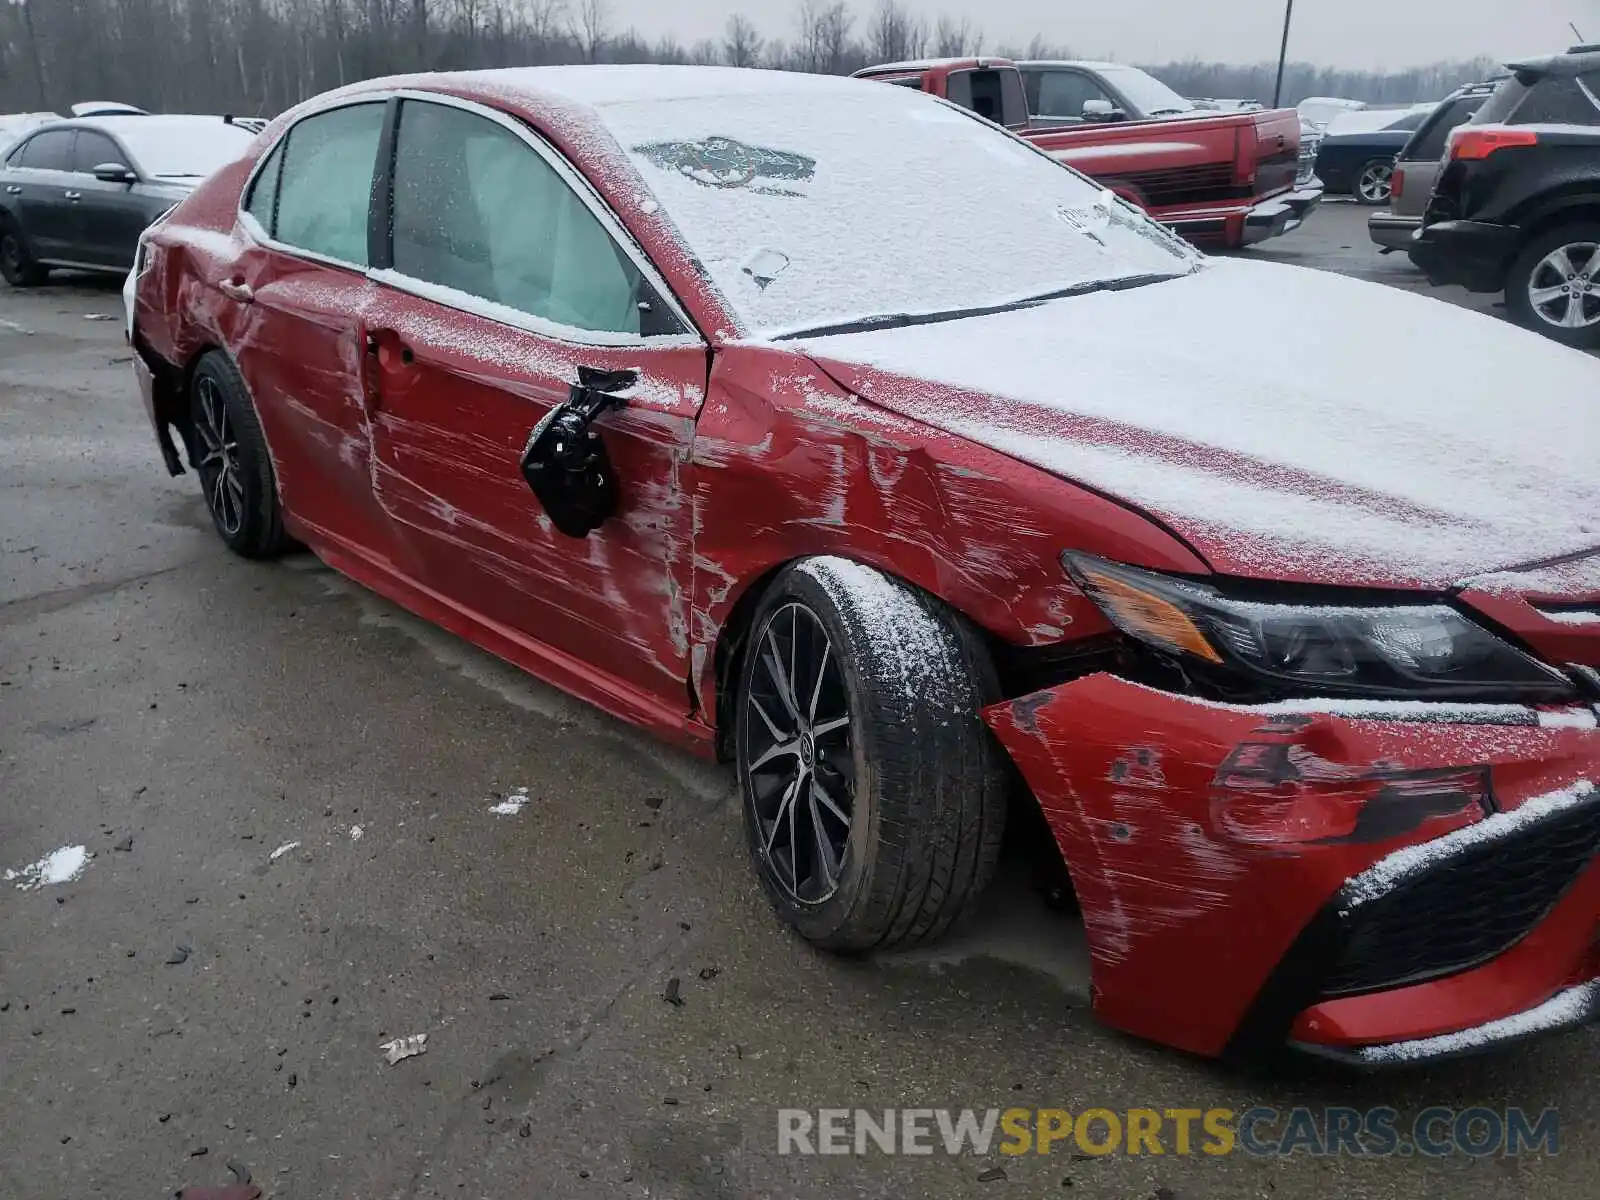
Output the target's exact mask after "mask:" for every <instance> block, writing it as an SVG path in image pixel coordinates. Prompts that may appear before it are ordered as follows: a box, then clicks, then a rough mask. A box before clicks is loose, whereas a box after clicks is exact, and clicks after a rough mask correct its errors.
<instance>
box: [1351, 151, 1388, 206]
mask: <svg viewBox="0 0 1600 1200" xmlns="http://www.w3.org/2000/svg"><path fill="white" fill-rule="evenodd" d="M1393 183H1394V160H1393V159H1389V158H1375V159H1373V160H1372V161H1371V162H1368V163H1364V164H1363V165H1362V167H1361V170H1360V171H1359V172H1358V173H1357V175H1356V183H1355V187H1353V188H1352V189H1351V195H1353V196H1354V197H1355V198H1356V199H1357V200H1358V201H1360V202H1361V203H1362V204H1371V205H1378V204H1387V203H1389V196H1390V193H1391V190H1392V187H1393Z"/></svg>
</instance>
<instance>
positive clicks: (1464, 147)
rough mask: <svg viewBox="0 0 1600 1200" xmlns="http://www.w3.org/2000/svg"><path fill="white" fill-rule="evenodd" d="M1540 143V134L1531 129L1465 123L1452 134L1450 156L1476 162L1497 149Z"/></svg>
mask: <svg viewBox="0 0 1600 1200" xmlns="http://www.w3.org/2000/svg"><path fill="white" fill-rule="evenodd" d="M1538 144H1539V135H1538V134H1537V133H1535V132H1534V131H1533V130H1531V129H1473V128H1471V127H1470V126H1466V125H1463V126H1462V127H1461V128H1460V129H1458V130H1456V131H1455V132H1454V133H1453V134H1451V135H1450V157H1451V158H1452V159H1456V160H1461V161H1470V162H1475V161H1478V160H1480V159H1485V158H1488V157H1489V155H1491V154H1493V153H1494V152H1495V151H1496V150H1507V149H1510V148H1512V147H1514V146H1537V145H1538Z"/></svg>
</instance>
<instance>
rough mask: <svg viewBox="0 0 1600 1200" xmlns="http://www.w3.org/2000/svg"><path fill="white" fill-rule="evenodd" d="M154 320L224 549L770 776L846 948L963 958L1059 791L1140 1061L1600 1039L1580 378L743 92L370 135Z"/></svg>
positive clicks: (172, 452)
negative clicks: (1020, 817) (1547, 1035)
mask: <svg viewBox="0 0 1600 1200" xmlns="http://www.w3.org/2000/svg"><path fill="white" fill-rule="evenodd" d="M130 284H131V286H132V288H133V297H134V298H133V301H132V303H131V305H130V321H131V330H130V332H131V335H132V338H133V342H134V345H135V347H136V348H137V355H136V368H137V371H138V374H139V379H140V383H141V386H142V388H143V392H144V396H145V401H146V404H147V406H148V408H149V411H150V414H151V417H152V420H153V422H154V425H155V430H156V433H157V436H158V439H159V442H160V445H161V449H162V453H163V455H164V457H165V460H166V464H167V467H168V468H169V470H171V471H172V472H173V473H175V474H176V473H179V472H181V471H182V470H183V469H184V466H183V463H184V460H185V459H187V462H188V464H189V466H190V467H191V468H192V469H193V470H194V471H195V472H196V474H197V475H198V476H199V481H200V486H201V488H202V489H203V491H204V493H205V496H206V500H207V503H208V504H209V506H210V509H211V513H212V516H213V517H214V519H215V524H216V528H217V531H218V533H219V534H220V535H221V536H222V538H223V539H224V540H225V541H226V542H227V543H228V545H229V546H231V547H232V548H233V549H234V550H236V551H238V552H239V553H240V554H243V555H245V556H248V557H253V558H264V557H268V556H271V555H274V554H277V553H279V552H281V551H283V550H285V549H286V548H288V547H289V546H291V544H293V542H298V543H303V544H304V545H306V546H309V547H310V548H311V549H312V550H313V551H314V552H315V553H316V554H317V555H319V556H320V557H321V558H323V559H324V560H325V561H327V562H328V563H330V564H331V565H332V566H334V567H335V568H336V569H338V570H340V571H342V572H345V573H346V574H348V575H350V576H352V577H353V578H355V579H357V580H359V581H361V582H362V583H364V584H366V585H367V586H369V587H371V588H373V589H374V590H376V591H378V592H380V593H382V594H383V595H385V596H387V597H389V598H390V599H392V600H394V601H395V602H397V603H399V604H401V605H404V606H405V607H407V608H409V609H411V610H413V611H415V612H417V613H420V614H422V615H424V616H426V617H428V618H429V619H431V620H434V621H437V622H438V623H439V624H441V625H443V626H445V627H447V628H448V629H450V630H453V631H454V632H456V633H458V634H459V635H461V636H463V637H465V638H468V639H470V640H471V641H473V642H475V643H477V644H478V645H480V646H483V647H486V648H488V649H489V650H491V651H493V652H495V653H496V654H499V655H502V656H504V657H505V658H507V659H509V660H510V661H512V662H514V663H516V664H518V665H520V666H522V667H524V668H525V669H527V670H528V671H530V672H532V673H533V674H535V675H538V676H540V677H541V678H544V679H547V680H550V681H552V682H554V683H556V684H558V685H560V686H561V687H564V688H566V689H568V690H570V691H572V692H574V693H576V694H577V695H580V696H582V697H585V698H586V699H588V700H590V701H592V702H594V703H595V704H597V705H599V706H601V707H603V708H604V709H606V710H608V711H610V712H612V713H614V714H616V715H618V716H620V717H623V718H625V719H627V720H630V721H634V722H637V723H639V724H641V725H644V726H647V727H649V728H650V729H653V730H655V731H656V732H658V733H660V734H661V735H663V736H665V737H668V738H671V739H674V740H675V741H677V742H680V743H683V744H686V745H688V746H691V747H694V748H695V749H697V750H699V751H701V752H703V753H705V754H707V755H717V756H720V757H724V758H727V759H730V760H732V761H733V762H734V763H735V764H736V767H737V770H738V773H739V776H740V779H741V781H742V786H743V793H744V801H745V818H746V825H747V829H748V833H749V848H750V853H751V856H752V858H753V859H754V862H755V865H756V869H757V872H758V874H759V877H760V879H761V881H762V883H763V885H764V887H765V889H766V891H767V893H768V895H769V896H770V898H771V901H772V904H773V906H774V908H775V909H776V910H777V912H778V914H779V916H780V917H781V918H782V919H783V920H784V921H786V922H788V923H789V924H791V925H793V926H794V927H795V928H796V929H798V930H799V931H800V932H801V933H802V934H803V935H804V936H805V937H807V938H808V939H810V940H811V941H813V942H815V943H817V944H819V945H821V946H825V947H828V948H831V949H835V950H839V951H864V950H868V949H873V948H878V947H892V946H900V945H905V944H908V943H911V942H915V941H918V940H921V939H927V938H931V937H936V936H938V935H939V934H941V933H942V932H944V931H945V930H946V929H947V928H948V927H949V926H950V925H951V923H952V922H953V921H955V920H956V919H957V917H958V916H959V915H960V914H961V912H962V911H963V909H965V908H967V907H968V906H969V905H970V904H971V902H972V900H973V898H974V897H975V896H976V895H977V894H978V893H979V892H980V890H981V889H982V888H983V887H984V885H985V883H986V882H987V881H988V879H989V877H990V875H991V873H992V871H993V868H994V864H995V859H996V855H997V852H998V849H999V846H1000V842H1001V836H1002V831H1003V827H1004V825H1005V821H1006V816H1007V810H1008V805H1009V804H1012V803H1017V804H1032V803H1037V804H1038V805H1039V806H1040V807H1041V808H1042V810H1043V813H1044V816H1045V818H1046V820H1047V822H1048V826H1049V828H1050V830H1051V832H1052V833H1053V835H1054V838H1055V841H1056V842H1057V844H1058V845H1059V848H1060V851H1061V856H1062V859H1063V860H1064V862H1065V864H1066V867H1067V869H1068V871H1069V872H1070V876H1071V879H1072V883H1073V886H1074V888H1075V891H1076V894H1077V898H1078V901H1079V903H1080V904H1081V907H1082V911H1083V915H1084V919H1085V921H1086V923H1087V928H1088V934H1089V940H1090V944H1091V948H1092V951H1093V970H1094V997H1095V1000H1094V1002H1095V1008H1096V1011H1097V1012H1098V1013H1099V1015H1100V1016H1101V1018H1102V1019H1104V1020H1105V1021H1106V1022H1108V1023H1110V1024H1112V1025H1115V1026H1118V1027H1120V1028H1122V1029H1126V1030H1129V1031H1132V1032H1134V1033H1136V1034H1140V1035H1143V1036H1145V1037H1149V1038H1154V1039H1157V1040H1160V1041H1163V1042H1166V1043H1170V1044H1172V1045H1174V1046H1180V1047H1183V1048H1185V1049H1188V1050H1192V1051H1196V1052H1199V1053H1202V1054H1225V1053H1226V1054H1234V1055H1252V1054H1256V1053H1261V1052H1268V1051H1273V1050H1277V1049H1280V1048H1282V1047H1284V1046H1285V1045H1290V1046H1294V1047H1297V1048H1299V1049H1301V1050H1304V1051H1309V1052H1312V1053H1315V1054H1319V1055H1323V1056H1327V1057H1331V1058H1335V1059H1339V1060H1343V1061H1347V1062H1351V1063H1355V1064H1358V1065H1376V1064H1382V1063H1387V1062H1397V1061H1409V1060H1416V1059H1425V1058H1431V1057H1435V1056H1439V1055H1446V1054H1454V1053H1461V1052H1465V1051H1471V1050H1478V1049H1484V1048H1487V1047H1491V1046H1495V1045H1500V1044H1504V1043H1506V1042H1509V1041H1512V1040H1514V1039H1517V1038H1520V1037H1524V1036H1526V1035H1528V1034H1531V1033H1535V1032H1540V1031H1547V1030H1551V1029H1557V1028H1563V1027H1568V1026H1573V1025H1577V1024H1579V1023H1581V1022H1584V1021H1586V1020H1588V1019H1590V1018H1591V1017H1593V1016H1594V1015H1595V1014H1596V1012H1597V1011H1600V941H1597V933H1600V867H1597V866H1596V865H1595V854H1596V847H1597V845H1600V791H1597V788H1596V786H1595V781H1596V780H1597V779H1600V732H1597V731H1596V721H1595V709H1594V703H1595V701H1596V699H1597V697H1600V672H1597V669H1596V668H1600V515H1597V514H1600V475H1597V472H1596V469H1595V453H1596V449H1597V447H1600V404H1597V403H1596V397H1597V396H1600V367H1597V365H1596V363H1595V362H1594V361H1593V360H1591V359H1589V358H1587V357H1585V356H1583V355H1580V354H1578V353H1577V352H1575V351H1571V350H1567V349H1565V348H1562V347H1560V346H1555V345H1552V344H1549V343H1546V342H1544V341H1543V340H1541V339H1539V338H1537V337H1535V336H1533V335H1531V334H1527V333H1524V332H1522V331H1519V330H1517V329H1514V328H1511V327H1510V326H1508V325H1505V324H1503V323H1501V322H1498V321H1495V320H1492V319H1489V318H1485V317H1481V316H1477V315H1474V314H1470V313H1466V312H1463V311H1460V310H1456V309H1452V308H1450V307H1447V306H1445V305H1442V304H1439V303H1437V302H1436V301H1433V300H1431V299H1426V298H1421V297H1417V296H1413V295H1409V294H1404V293H1401V292H1398V291H1392V290H1389V289H1385V288H1381V287H1378V286H1376V285H1369V284H1364V283H1359V282H1355V281H1352V280H1348V279H1342V278H1338V277H1335V276H1332V275H1327V274H1322V273H1319V272H1313V271H1302V270H1298V269H1294V268H1288V267H1280V266H1271V265H1263V264H1253V263H1248V262H1243V261H1212V260H1208V259H1205V258H1203V257H1202V256H1200V255H1199V254H1197V253H1196V252H1194V251H1193V250H1192V249H1190V248H1189V247H1188V246H1187V245H1186V244H1184V243H1183V242H1181V241H1179V240H1178V239H1176V238H1175V237H1174V236H1173V235H1171V234H1170V233H1169V232H1167V231H1166V230H1165V229H1163V228H1162V227H1161V226H1159V225H1156V224H1155V223H1153V222H1151V221H1149V220H1148V219H1146V218H1145V217H1144V216H1143V215H1142V214H1141V213H1140V212H1139V211H1138V210H1137V209H1134V208H1132V207H1131V206H1129V205H1127V204H1126V203H1124V202H1122V201H1121V200H1118V199H1117V198H1115V197H1113V196H1111V195H1110V194H1108V193H1106V192H1104V191H1102V190H1100V189H1099V188H1097V187H1096V186H1095V185H1093V184H1091V183H1090V182H1089V181H1088V180H1086V179H1085V178H1084V177H1082V176H1081V175H1078V174H1076V173H1075V172H1073V171H1072V170H1070V169H1069V168H1066V167H1063V166H1061V165H1060V164H1058V163H1056V162H1053V161H1052V160H1051V159H1049V158H1047V157H1046V156H1044V155H1042V154H1040V153H1038V152H1037V151H1035V150H1033V149H1032V148H1030V147H1029V146H1028V145H1027V144H1026V143H1024V142H1022V141H1020V140H1018V139H1016V138H1014V137H1012V136H1011V135H1010V134H1008V133H1006V132H1004V131H1003V130H1000V129H998V128H996V127H994V126H992V125H989V124H987V123H985V122H982V121H980V120H978V119H976V118H974V117H973V116H971V115H970V114H967V113H964V112H962V111H961V110H959V109H956V108H953V107H950V106H948V105H946V104H944V103H943V102H941V101H938V100H935V99H932V98H930V97H927V96H923V95H920V94H918V93H915V92H910V91H907V90H904V89H900V88H890V87H883V86H881V85H877V84H872V83H865V82H858V81H850V80H835V79H822V78H814V77H808V76H801V75H790V74H780V73H768V72H746V71H728V70H717V69H688V68H684V69H679V68H605V67H600V68H555V69H540V70H520V71H507V72H484V73H469V74H456V75H428V76H417V77H412V78H399V79H388V80H376V81H373V82H369V83H363V84H360V85H357V86H354V87H350V88H345V89H343V90H341V91H338V92H334V93H331V94H329V95H326V96H323V97H320V98H319V99H316V100H313V101H311V102H309V103H307V104H305V105H302V106H301V107H299V108H297V109H295V110H294V111H292V112H290V113H287V114H285V115H284V116H282V117H280V118H278V119H277V120H276V121H274V122H273V123H272V124H271V125H270V126H269V127H268V128H267V129H266V131H265V132H264V133H263V134H262V135H261V136H260V137H259V139H258V140H257V141H256V142H255V143H254V145H253V147H252V148H251V150H250V153H249V154H248V156H247V158H246V160H245V161H241V162H239V163H237V164H235V165H233V166H231V167H229V168H226V169H224V170H223V171H222V172H221V173H220V174H218V175H216V176H214V177H213V178H212V179H211V180H210V181H209V182H207V183H206V184H205V185H204V186H202V187H201V188H200V189H198V190H197V191H196V192H195V193H194V194H193V195H192V196H191V197H190V198H189V199H187V200H185V201H184V202H183V203H182V204H180V205H179V206H178V207H177V208H176V209H175V210H174V211H173V212H172V213H171V215H170V216H169V217H167V218H166V219H165V220H163V221H162V222H161V223H160V224H158V225H157V226H155V227H154V228H153V229H152V230H151V231H150V232H149V233H148V234H147V235H146V237H145V239H144V242H143V244H142V247H141V251H140V255H139V261H138V265H137V266H136V268H135V272H134V275H133V276H132V277H130ZM1373 364H1384V365H1385V370H1383V371H1381V372H1379V373H1378V374H1377V375H1376V376H1375V375H1374V373H1373ZM1375 384H1380V385H1382V386H1375ZM291 539H292V541H291ZM1030 795H1031V798H1030Z"/></svg>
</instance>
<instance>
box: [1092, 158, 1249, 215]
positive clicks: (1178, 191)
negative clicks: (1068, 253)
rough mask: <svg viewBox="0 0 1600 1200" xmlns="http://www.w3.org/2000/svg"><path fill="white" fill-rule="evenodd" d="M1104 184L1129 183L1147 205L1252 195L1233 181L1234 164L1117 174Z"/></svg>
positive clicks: (1187, 202) (1198, 201)
mask: <svg viewBox="0 0 1600 1200" xmlns="http://www.w3.org/2000/svg"><path fill="white" fill-rule="evenodd" d="M1068 161H1070V159H1069V160H1068ZM1104 182H1105V183H1106V185H1107V186H1108V187H1109V186H1112V185H1113V183H1126V184H1128V185H1129V186H1131V187H1133V188H1136V189H1138V193H1139V195H1140V196H1141V197H1143V203H1144V204H1145V205H1146V206H1151V205H1167V204H1204V203H1207V202H1208V201H1212V200H1237V199H1240V198H1241V197H1249V196H1250V195H1252V194H1253V192H1252V189H1250V188H1242V189H1241V188H1240V187H1239V185H1238V184H1237V183H1235V182H1234V178H1233V164H1232V163H1206V164H1204V165H1202V166H1198V167H1163V168H1161V169H1160V170H1156V171H1133V172H1130V173H1128V174H1126V175H1118V176H1117V177H1116V180H1114V181H1113V180H1110V179H1107V180H1105V181H1104Z"/></svg>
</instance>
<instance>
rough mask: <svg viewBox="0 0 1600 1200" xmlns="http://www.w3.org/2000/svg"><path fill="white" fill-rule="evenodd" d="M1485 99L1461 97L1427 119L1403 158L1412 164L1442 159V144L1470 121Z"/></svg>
mask: <svg viewBox="0 0 1600 1200" xmlns="http://www.w3.org/2000/svg"><path fill="white" fill-rule="evenodd" d="M1484 99H1485V97H1483V96H1463V97H1462V98H1461V99H1459V100H1457V101H1455V103H1453V104H1451V105H1450V107H1449V108H1447V109H1444V110H1443V111H1442V112H1437V113H1435V114H1434V115H1433V116H1432V117H1430V118H1429V119H1428V124H1427V125H1426V126H1424V127H1423V129H1422V130H1421V132H1420V133H1418V135H1417V136H1416V137H1414V138H1413V139H1411V143H1410V144H1409V145H1408V146H1407V147H1406V150H1405V153H1404V155H1403V157H1405V158H1407V159H1409V160H1410V161H1412V162H1438V161H1439V159H1441V158H1443V157H1444V143H1445V139H1447V138H1448V137H1449V136H1450V134H1451V133H1452V132H1454V131H1455V130H1456V129H1457V128H1458V127H1460V126H1462V125H1465V124H1466V123H1467V122H1468V121H1469V120H1471V119H1472V114H1473V113H1475V112H1477V111H1478V109H1480V108H1482V107H1483V102H1484Z"/></svg>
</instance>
